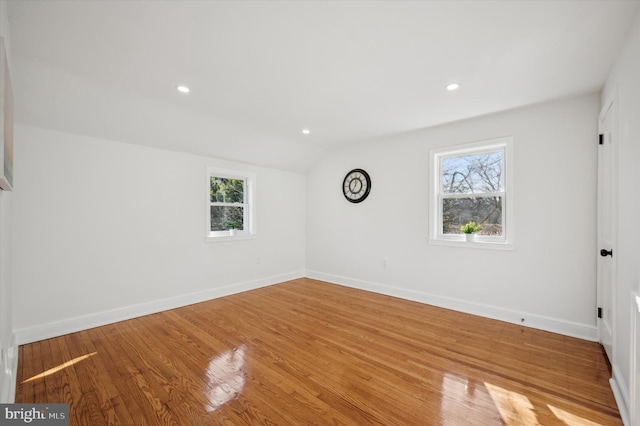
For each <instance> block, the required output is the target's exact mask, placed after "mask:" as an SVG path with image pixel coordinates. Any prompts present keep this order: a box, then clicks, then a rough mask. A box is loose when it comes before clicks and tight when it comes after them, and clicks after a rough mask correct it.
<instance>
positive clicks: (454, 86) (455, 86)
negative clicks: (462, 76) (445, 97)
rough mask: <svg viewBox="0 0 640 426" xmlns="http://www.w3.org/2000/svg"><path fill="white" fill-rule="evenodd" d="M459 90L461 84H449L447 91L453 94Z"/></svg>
mask: <svg viewBox="0 0 640 426" xmlns="http://www.w3.org/2000/svg"><path fill="white" fill-rule="evenodd" d="M458 88H460V83H451V84H447V90H448V91H450V92H452V91H454V90H458Z"/></svg>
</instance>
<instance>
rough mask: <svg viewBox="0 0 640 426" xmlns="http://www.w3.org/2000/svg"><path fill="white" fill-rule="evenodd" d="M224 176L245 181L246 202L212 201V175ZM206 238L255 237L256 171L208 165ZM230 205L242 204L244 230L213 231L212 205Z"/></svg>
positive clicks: (209, 239)
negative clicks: (233, 232)
mask: <svg viewBox="0 0 640 426" xmlns="http://www.w3.org/2000/svg"><path fill="white" fill-rule="evenodd" d="M212 176H215V177H222V178H227V179H239V180H243V181H244V202H243V203H212V202H211V193H210V190H211V177H212ZM206 183H207V185H206V197H207V198H206V207H207V208H206V215H205V218H206V240H207V241H208V242H219V241H231V240H243V239H250V238H255V235H256V216H255V210H256V209H255V192H256V175H255V174H254V173H250V172H245V171H240V170H232V169H224V168H220V167H207V180H206ZM214 204H215V205H229V206H242V207H243V209H244V210H243V213H244V219H243V228H244V229H243V230H237V231H236V232H235V234H232V233H231V232H230V231H229V230H226V231H211V206H212V205H214Z"/></svg>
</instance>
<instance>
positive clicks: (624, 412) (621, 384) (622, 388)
mask: <svg viewBox="0 0 640 426" xmlns="http://www.w3.org/2000/svg"><path fill="white" fill-rule="evenodd" d="M612 370H613V377H612V378H610V379H609V385H610V386H611V391H612V392H613V398H614V399H615V400H616V404H617V405H618V411H620V417H621V418H622V423H623V424H624V425H625V426H628V425H631V423H630V421H629V408H628V407H629V395H628V394H627V392H626V389H627V387H626V384H625V381H624V379H623V376H622V373H621V371H620V368H619V367H618V366H617V365H615V364H614V365H612Z"/></svg>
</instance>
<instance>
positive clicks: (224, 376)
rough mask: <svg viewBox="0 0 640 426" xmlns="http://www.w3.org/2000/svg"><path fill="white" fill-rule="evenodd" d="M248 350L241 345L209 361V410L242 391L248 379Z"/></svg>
mask: <svg viewBox="0 0 640 426" xmlns="http://www.w3.org/2000/svg"><path fill="white" fill-rule="evenodd" d="M246 350H247V347H246V346H245V345H241V346H240V347H239V348H237V349H235V350H230V351H227V352H225V353H223V354H220V355H218V356H216V357H214V358H212V359H211V361H209V366H208V367H207V371H206V374H207V378H208V380H209V388H208V390H207V392H206V396H207V398H208V399H209V403H210V404H209V405H208V406H207V407H206V408H207V411H208V412H213V411H215V410H216V409H217V408H218V407H220V406H221V405H223V404H226V403H227V402H229V401H231V400H232V399H235V398H237V397H238V395H240V394H241V393H242V389H243V388H244V383H245V381H246V372H245V368H244V367H245V361H244V355H245V352H246Z"/></svg>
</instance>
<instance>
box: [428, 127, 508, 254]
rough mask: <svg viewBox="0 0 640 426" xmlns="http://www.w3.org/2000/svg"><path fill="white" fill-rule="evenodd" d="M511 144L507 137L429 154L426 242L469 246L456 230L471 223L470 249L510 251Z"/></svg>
mask: <svg viewBox="0 0 640 426" xmlns="http://www.w3.org/2000/svg"><path fill="white" fill-rule="evenodd" d="M511 146H512V138H510V137H509V138H500V139H494V140H490V141H485V142H480V143H474V144H468V145H462V146H457V147H448V148H440V149H433V150H431V151H430V164H431V169H432V170H431V181H430V185H429V188H430V201H431V203H430V204H431V209H430V220H429V241H430V242H432V243H436V244H438V243H444V244H452V245H458V244H469V243H466V242H465V241H466V240H465V238H464V235H463V234H462V232H461V231H460V227H461V226H462V225H464V224H466V223H468V222H476V223H477V224H480V226H481V230H480V231H479V232H478V233H477V237H476V238H475V241H474V243H471V244H472V245H473V246H482V245H485V246H490V245H491V244H483V243H493V244H494V245H496V244H498V245H502V246H503V248H506V247H511V245H512V244H513V238H512V230H513V203H512V198H513V197H512V193H513V188H512V179H511V174H512V173H511V160H510V158H511V150H512V147H511ZM492 248H496V247H492Z"/></svg>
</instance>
